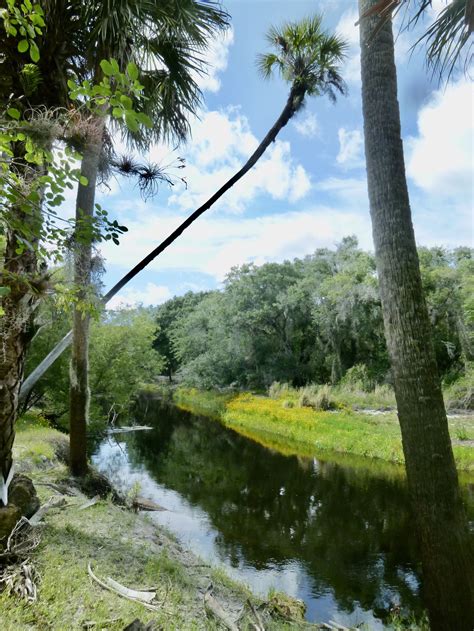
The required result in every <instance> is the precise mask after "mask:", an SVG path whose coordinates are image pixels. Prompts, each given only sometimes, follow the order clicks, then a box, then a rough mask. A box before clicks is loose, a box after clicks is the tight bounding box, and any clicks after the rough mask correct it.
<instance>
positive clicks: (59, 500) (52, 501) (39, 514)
mask: <svg viewBox="0 0 474 631" xmlns="http://www.w3.org/2000/svg"><path fill="white" fill-rule="evenodd" d="M65 505H66V500H65V499H64V497H57V496H56V497H55V496H54V495H53V497H50V498H49V500H48V501H47V502H45V503H44V504H43V505H42V506H40V507H39V508H38V510H37V511H36V513H35V514H34V515H32V516H31V517H30V518H29V520H28V521H29V522H30V526H38V525H39V524H40V523H41V520H42V519H43V517H44V516H45V515H46V513H47V512H48V511H49V510H51V509H52V508H61V507H63V506H65Z"/></svg>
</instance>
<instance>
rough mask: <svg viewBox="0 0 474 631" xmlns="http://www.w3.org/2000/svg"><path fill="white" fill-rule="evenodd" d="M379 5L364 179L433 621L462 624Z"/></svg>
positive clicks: (441, 435) (443, 423) (363, 4)
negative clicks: (367, 193)
mask: <svg viewBox="0 0 474 631" xmlns="http://www.w3.org/2000/svg"><path fill="white" fill-rule="evenodd" d="M377 5H378V7H379V8H380V3H376V2H375V1H374V0H359V6H360V14H361V18H363V19H361V29H360V40H361V70H362V104H363V115H364V135H365V155H366V163H367V182H368V191H369V201H370V214H371V219H372V231H373V239H374V245H375V256H376V264H377V271H378V276H379V288H380V296H381V301H382V311H383V316H384V325H385V336H386V340H387V347H388V351H389V355H390V360H391V364H392V370H393V376H394V386H395V395H396V399H397V408H398V418H399V421H400V427H401V433H402V443H403V451H404V455H405V466H406V472H407V481H408V488H409V492H410V496H411V502H412V507H413V516H414V521H415V525H416V526H417V531H418V534H419V540H420V546H421V556H422V563H423V586H424V590H423V591H424V595H425V602H426V604H427V608H428V612H429V618H430V624H431V628H432V629H433V631H438V630H439V631H441V630H442V631H450V630H452V631H464V630H465V631H468V630H470V629H472V623H473V619H474V618H473V614H474V575H473V574H472V568H473V567H474V564H473V556H472V542H471V540H470V537H469V532H468V528H467V522H466V518H465V515H464V511H463V506H462V502H461V497H460V492H459V485H458V479H457V472H456V466H455V462H454V457H453V450H452V447H451V440H450V436H449V431H448V423H447V419H446V412H445V408H444V403H443V396H442V392H441V385H440V379H439V376H438V371H437V366H436V358H435V354H434V349H433V343H432V339H431V327H430V321H429V317H428V311H427V307H426V303H425V299H424V295H423V290H422V285H421V275H420V268H419V262H418V255H417V249H416V243H415V234H414V231H413V225H412V220H411V210H410V201H409V197H408V188H407V181H406V175H405V165H404V157H403V144H402V140H401V128H400V112H399V106H398V100H397V77H396V68H395V60H394V45H393V35H392V24H391V20H390V17H388V18H387V17H385V18H384V22H383V24H382V25H381V26H380V21H379V20H380V18H378V17H377V15H376V14H377V11H376V10H375V9H376V7H377ZM376 31H378V32H376ZM374 32H376V34H375V36H374Z"/></svg>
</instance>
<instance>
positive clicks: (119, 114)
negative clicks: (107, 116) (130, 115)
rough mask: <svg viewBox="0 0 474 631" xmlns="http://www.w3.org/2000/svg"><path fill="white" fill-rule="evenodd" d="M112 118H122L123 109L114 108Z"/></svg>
mask: <svg viewBox="0 0 474 631" xmlns="http://www.w3.org/2000/svg"><path fill="white" fill-rule="evenodd" d="M112 116H113V117H114V118H122V116H123V109H122V108H121V107H114V108H113V110H112Z"/></svg>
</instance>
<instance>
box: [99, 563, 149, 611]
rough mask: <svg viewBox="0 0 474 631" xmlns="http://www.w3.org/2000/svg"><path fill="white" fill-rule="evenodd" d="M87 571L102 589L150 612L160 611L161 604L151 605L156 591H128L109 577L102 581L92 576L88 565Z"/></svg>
mask: <svg viewBox="0 0 474 631" xmlns="http://www.w3.org/2000/svg"><path fill="white" fill-rule="evenodd" d="M87 571H88V572H89V576H90V577H91V578H92V579H93V580H94V581H95V582H96V583H98V584H99V585H100V586H101V587H103V588H104V589H108V590H109V591H110V592H113V593H114V594H118V595H119V596H122V597H123V598H126V599H127V600H132V601H133V602H138V603H140V604H142V605H143V606H144V607H146V608H147V609H151V611H159V610H160V607H161V603H160V604H156V603H153V601H154V600H155V599H156V591H139V590H135V589H129V588H128V587H125V586H124V585H121V584H120V583H117V581H114V579H113V578H110V577H107V578H106V579H105V580H104V581H103V580H101V579H100V578H98V577H97V576H96V575H95V574H94V572H93V571H92V567H91V564H90V563H89V564H88V565H87Z"/></svg>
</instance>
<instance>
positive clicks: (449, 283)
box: [157, 237, 474, 407]
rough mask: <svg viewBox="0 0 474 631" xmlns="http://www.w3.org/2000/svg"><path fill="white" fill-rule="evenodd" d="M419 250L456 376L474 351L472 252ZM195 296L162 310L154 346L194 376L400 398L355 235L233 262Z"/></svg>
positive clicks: (184, 374)
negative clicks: (258, 262) (326, 245)
mask: <svg viewBox="0 0 474 631" xmlns="http://www.w3.org/2000/svg"><path fill="white" fill-rule="evenodd" d="M420 260H421V267H422V275H423V284H424V288H425V294H426V299H427V302H428V305H429V309H430V314H431V318H432V322H433V325H434V339H435V347H436V350H437V359H438V365H439V368H440V371H441V373H442V374H443V375H444V378H445V380H446V382H447V383H449V382H450V381H452V380H453V379H456V378H458V377H459V376H461V375H462V374H463V373H464V371H465V370H466V366H467V365H468V363H469V358H470V357H471V354H472V348H473V344H472V342H473V333H474V318H473V313H474V309H473V304H472V294H471V289H472V282H473V281H472V278H473V277H474V274H473V268H472V265H473V259H472V252H471V250H469V249H466V248H462V249H461V248H458V249H456V250H453V251H445V250H440V249H439V248H432V249H429V250H428V249H425V248H421V249H420ZM473 294H474V292H473ZM192 297H193V294H191V293H189V294H187V295H186V298H185V300H184V302H182V301H181V299H179V298H174V299H173V300H172V301H169V302H167V303H165V304H164V305H162V306H161V307H160V308H159V311H158V313H159V314H162V315H161V316H159V318H161V319H160V320H159V324H160V331H159V334H158V336H157V340H158V339H159V340H160V342H159V344H160V346H159V347H158V346H157V348H159V350H160V352H161V353H162V354H163V355H165V356H166V357H167V361H168V366H170V365H171V366H172V372H173V373H174V372H175V371H176V370H178V372H179V376H180V377H181V378H182V379H184V382H185V383H186V384H187V385H190V386H194V387H197V388H213V387H219V388H220V387H227V386H230V385H232V386H233V387H239V388H251V389H265V390H266V389H268V388H269V387H270V396H272V397H275V398H288V397H287V396H286V392H287V389H288V387H289V385H291V386H292V387H296V388H298V387H302V386H305V385H307V384H310V383H316V384H324V383H326V384H327V383H331V385H332V386H333V387H334V386H336V388H335V389H334V392H333V396H334V397H335V398H336V400H337V401H339V400H340V399H341V400H340V402H341V403H342V404H345V405H356V406H361V407H374V406H375V407H393V406H394V405H395V401H394V395H393V391H392V389H391V388H390V387H389V385H388V384H390V383H391V375H390V370H389V361H388V355H387V350H386V345H385V337H384V330H383V320H382V311H381V305H380V298H379V295H378V286H377V276H376V272H375V260H374V257H373V255H371V254H369V253H367V252H364V251H362V250H360V249H359V248H358V245H357V240H356V239H355V238H354V237H347V238H345V239H343V241H342V242H341V243H340V244H339V245H338V246H337V248H336V249H335V250H327V249H320V250H317V251H316V252H315V253H314V254H313V255H311V256H308V257H306V258H304V259H302V260H301V259H295V260H294V261H292V262H289V261H285V262H284V263H281V264H277V263H270V264H265V265H262V266H260V267H256V266H255V265H243V266H241V267H239V268H234V269H232V270H231V272H230V273H229V274H228V276H227V278H226V281H225V285H224V289H223V290H222V291H220V292H210V293H209V294H207V295H202V294H197V295H196V301H195V303H193V299H192ZM336 391H337V394H335V393H336Z"/></svg>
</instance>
